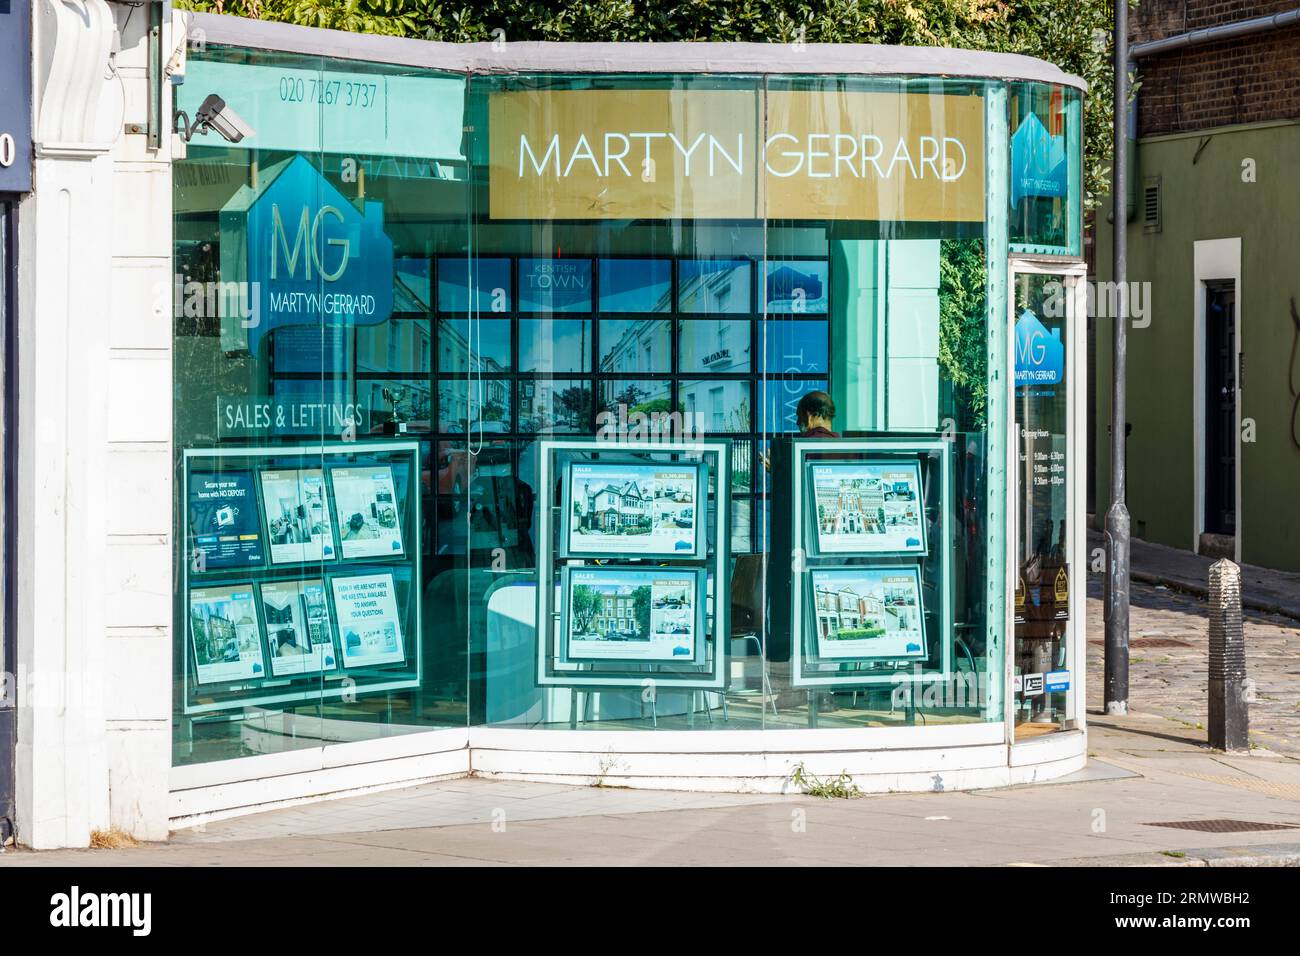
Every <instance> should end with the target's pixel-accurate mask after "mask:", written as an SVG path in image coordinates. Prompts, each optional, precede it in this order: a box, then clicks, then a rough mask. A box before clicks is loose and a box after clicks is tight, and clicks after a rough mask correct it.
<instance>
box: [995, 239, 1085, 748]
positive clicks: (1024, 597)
mask: <svg viewBox="0 0 1300 956" xmlns="http://www.w3.org/2000/svg"><path fill="white" fill-rule="evenodd" d="M1083 281H1084V273H1083V266H1082V265H1081V264H1080V265H1077V266H1076V265H1073V264H1069V265H1064V266H1063V265H1061V264H1059V263H1036V262H1032V261H1013V263H1012V266H1011V289H1012V295H1011V297H1010V300H1009V304H1010V307H1011V315H1010V321H1011V324H1012V328H1013V329H1014V338H1013V341H1014V343H1015V376H1014V394H1015V422H1016V430H1015V445H1016V466H1017V467H1016V474H1017V478H1016V488H1017V492H1016V501H1017V509H1016V535H1015V542H1016V555H1015V562H1014V568H1015V574H1016V579H1015V657H1014V661H1013V665H1012V666H1013V670H1012V680H1011V687H1012V692H1013V693H1012V702H1011V708H1012V712H1013V720H1014V725H1015V739H1016V740H1025V739H1029V738H1033V737H1037V736H1041V735H1043V734H1049V733H1052V732H1055V731H1059V730H1068V729H1072V728H1073V727H1074V725H1075V723H1074V721H1075V706H1076V705H1075V701H1076V699H1077V693H1078V689H1079V686H1080V685H1081V682H1082V676H1083V675H1082V669H1083V666H1084V665H1083V661H1084V655H1083V653H1082V649H1081V647H1080V646H1079V640H1080V636H1081V635H1082V633H1083V628H1084V622H1083V608H1084V597H1085V587H1086V581H1087V576H1086V568H1085V567H1084V566H1083V561H1082V560H1081V559H1080V557H1079V555H1080V554H1081V545H1082V529H1081V528H1080V527H1079V519H1080V517H1081V515H1082V512H1081V511H1080V510H1079V501H1078V498H1079V496H1078V495H1077V494H1076V489H1077V488H1078V487H1079V482H1078V481H1077V480H1076V474H1077V472H1078V469H1079V467H1080V466H1081V465H1082V464H1083V456H1082V455H1081V454H1079V453H1078V452H1077V449H1076V445H1077V441H1076V439H1077V437H1078V436H1079V435H1080V434H1081V433H1082V429H1081V428H1080V427H1079V423H1078V420H1077V416H1078V415H1079V414H1081V411H1080V410H1081V409H1082V403H1081V402H1079V401H1077V400H1076V392H1077V390H1078V389H1077V387H1076V385H1077V382H1078V376H1077V375H1076V362H1075V356H1076V354H1078V352H1079V350H1078V349H1076V348H1075V345H1074V341H1073V336H1074V334H1075V330H1076V327H1077V323H1076V322H1075V316H1076V315H1078V314H1079V313H1080V312H1081V311H1082V310H1081V308H1080V303H1081V299H1082V295H1083V291H1084V285H1083Z"/></svg>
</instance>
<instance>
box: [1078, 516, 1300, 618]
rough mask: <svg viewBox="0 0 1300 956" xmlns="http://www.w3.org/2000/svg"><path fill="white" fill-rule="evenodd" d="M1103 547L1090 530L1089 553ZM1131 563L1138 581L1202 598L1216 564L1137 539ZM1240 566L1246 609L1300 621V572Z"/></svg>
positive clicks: (1188, 552) (1094, 532) (1210, 559)
mask: <svg viewBox="0 0 1300 956" xmlns="http://www.w3.org/2000/svg"><path fill="white" fill-rule="evenodd" d="M1103 547H1104V539H1103V537H1102V535H1101V534H1099V533H1098V532H1096V531H1090V532H1089V533H1088V549H1089V551H1091V552H1093V553H1094V554H1095V553H1096V549H1098V548H1103ZM1129 560H1130V573H1131V576H1132V578H1133V580H1134V581H1138V582H1140V583H1143V584H1151V585H1159V586H1162V587H1167V588H1170V589H1172V590H1177V591H1182V592H1185V593H1187V594H1193V595H1196V596H1197V597H1202V598H1204V597H1206V596H1207V594H1208V592H1209V586H1208V585H1209V576H1210V565H1212V564H1214V560H1215V559H1214V558H1207V557H1203V556H1201V555H1199V554H1194V553H1193V552H1191V551H1182V550H1180V549H1178V548H1170V547H1167V546H1165V545H1163V544H1155V543H1153V542H1150V541H1143V540H1142V539H1141V538H1133V539H1131V543H1130V545H1129ZM1239 567H1240V568H1241V606H1242V607H1243V608H1245V609H1247V610H1251V611H1257V612H1260V613H1263V614H1275V615H1277V614H1280V615H1283V616H1285V617H1290V618H1292V619H1294V620H1300V572H1295V571H1274V570H1272V569H1271V568H1261V567H1259V566H1257V565H1254V564H1242V565H1239Z"/></svg>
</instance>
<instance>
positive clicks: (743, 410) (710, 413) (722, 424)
mask: <svg viewBox="0 0 1300 956" xmlns="http://www.w3.org/2000/svg"><path fill="white" fill-rule="evenodd" d="M750 391H751V386H750V383H749V382H737V381H729V380H722V379H705V380H703V381H700V380H695V381H691V380H685V381H683V382H682V383H681V384H680V385H679V386H678V390H677V396H678V398H677V408H678V411H681V412H683V413H684V414H685V415H686V416H689V418H686V419H684V420H685V421H687V422H688V423H691V424H692V425H693V426H694V428H695V429H697V430H698V431H704V432H742V433H748V432H751V431H753V429H754V421H753V415H752V409H753V405H754V402H753V399H752V398H751V397H750Z"/></svg>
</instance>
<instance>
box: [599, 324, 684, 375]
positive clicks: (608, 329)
mask: <svg viewBox="0 0 1300 956" xmlns="http://www.w3.org/2000/svg"><path fill="white" fill-rule="evenodd" d="M672 347H673V343H672V323H671V322H670V321H669V320H668V319H605V320H604V321H602V322H601V323H600V373H601V374H602V375H637V374H640V375H652V374H654V373H655V372H662V371H664V370H665V369H671V368H672V361H673V356H672Z"/></svg>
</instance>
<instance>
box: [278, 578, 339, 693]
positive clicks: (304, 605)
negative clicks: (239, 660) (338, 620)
mask: <svg viewBox="0 0 1300 956" xmlns="http://www.w3.org/2000/svg"><path fill="white" fill-rule="evenodd" d="M260 590H261V598H262V619H263V620H264V621H265V622H266V642H267V644H268V645H269V647H270V649H271V675H272V676H273V677H287V676H292V675H294V674H317V673H320V672H321V671H332V670H334V669H335V668H337V667H338V654H337V652H336V651H335V650H334V639H333V638H332V637H331V635H330V618H329V608H328V606H327V603H326V600H325V584H324V582H322V581H320V580H319V579H318V580H312V581H267V582H265V583H263V584H262V586H261V589H260Z"/></svg>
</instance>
